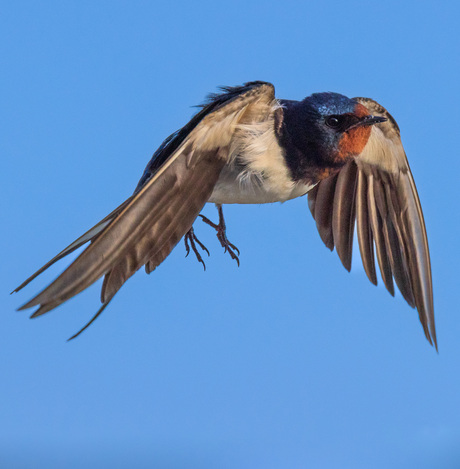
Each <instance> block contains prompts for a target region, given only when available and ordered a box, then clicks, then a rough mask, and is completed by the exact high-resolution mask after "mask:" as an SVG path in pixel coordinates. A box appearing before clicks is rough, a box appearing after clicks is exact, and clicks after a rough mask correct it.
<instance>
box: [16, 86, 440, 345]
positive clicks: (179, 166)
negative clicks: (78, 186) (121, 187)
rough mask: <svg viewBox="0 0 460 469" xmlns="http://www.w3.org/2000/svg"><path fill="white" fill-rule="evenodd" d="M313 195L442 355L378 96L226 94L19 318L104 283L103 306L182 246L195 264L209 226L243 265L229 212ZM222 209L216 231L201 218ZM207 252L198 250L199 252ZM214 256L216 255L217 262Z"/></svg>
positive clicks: (425, 266) (338, 233)
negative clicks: (207, 209)
mask: <svg viewBox="0 0 460 469" xmlns="http://www.w3.org/2000/svg"><path fill="white" fill-rule="evenodd" d="M305 194H308V195H307V196H308V204H309V208H310V211H311V213H312V215H313V217H314V219H315V221H316V226H317V228H318V231H319V235H320V237H321V239H322V240H323V242H324V244H325V245H326V246H327V247H328V248H329V249H330V250H331V251H332V250H333V249H334V247H335V249H336V251H337V254H338V255H339V258H340V260H341V261H342V264H343V265H344V267H345V268H346V269H347V270H348V271H350V269H351V256H352V246H353V235H354V229H355V224H356V231H357V238H358V242H359V249H360V253H361V258H362V261H363V266H364V269H365V272H366V274H367V276H368V278H369V280H370V281H371V282H372V283H373V284H377V274H376V262H375V258H376V259H377V262H378V266H379V269H380V274H381V277H382V280H383V282H384V284H385V286H386V288H387V290H388V291H389V292H390V293H391V295H394V292H395V287H394V283H396V285H397V287H398V288H399V290H400V292H401V294H402V296H403V297H404V299H405V300H406V301H407V303H408V304H409V305H410V306H411V307H413V308H416V309H417V311H418V314H419V319H420V322H421V324H422V326H423V330H424V332H425V335H426V338H427V339H428V341H429V342H430V344H432V345H433V344H434V345H435V347H436V348H437V341H436V330H435V321H434V308H433V291H432V279H431V266H430V255H429V250H428V241H427V235H426V229H425V222H424V219H423V214H422V208H421V205H420V201H419V198H418V195H417V190H416V188H415V183H414V179H413V177H412V174H411V171H410V168H409V164H408V162H407V159H406V155H405V152H404V149H403V146H402V144H401V139H400V131H399V128H398V125H397V124H396V121H395V120H394V119H393V117H392V116H391V115H390V114H389V113H388V111H387V110H386V109H385V108H384V107H383V106H381V105H380V104H378V103H377V102H376V101H374V100H372V99H369V98H353V99H349V98H347V97H346V96H343V95H341V94H337V93H330V92H328V93H315V94H312V95H311V96H308V97H307V98H305V99H304V100H303V101H293V100H285V99H277V98H275V90H274V86H273V85H272V84H270V83H266V82H262V81H254V82H248V83H245V84H244V85H242V86H235V87H223V88H221V92H220V93H217V94H212V95H210V96H209V97H208V100H207V102H206V103H205V104H203V105H202V106H201V109H200V110H199V112H197V114H195V115H194V116H193V117H192V119H191V120H190V122H188V123H187V124H186V125H185V126H184V127H182V128H181V129H179V130H178V131H176V132H174V133H173V134H172V135H170V136H169V137H168V138H166V140H165V141H164V142H163V143H162V144H161V145H160V147H159V148H158V150H157V151H156V152H155V153H154V155H153V157H152V159H151V160H150V162H149V163H148V164H147V167H146V168H145V171H144V173H143V175H142V177H141V179H140V181H139V183H138V185H137V187H136V189H135V191H134V193H133V195H131V197H129V198H128V199H127V200H126V201H125V202H123V203H122V204H121V205H120V206H119V207H117V208H116V209H115V210H114V211H113V212H112V213H110V214H109V215H107V216H106V217H105V218H104V219H103V220H101V221H100V222H99V223H98V224H96V225H95V226H94V227H92V228H91V229H90V230H88V231H87V232H86V233H84V234H83V235H82V236H80V237H79V238H78V239H77V240H75V241H74V242H73V243H72V244H70V245H69V246H68V247H66V248H65V249H64V250H63V251H61V252H60V253H59V254H58V255H57V256H56V257H54V258H53V259H51V260H50V261H49V262H48V263H47V264H45V265H44V266H43V267H42V268H41V269H39V270H38V271H37V272H36V273H34V274H33V275H32V276H31V277H29V278H28V279H27V280H26V281H25V282H24V283H22V284H21V285H20V286H19V287H18V288H16V289H15V290H14V291H15V292H17V291H19V290H21V289H22V288H23V287H24V286H26V285H27V284H28V283H29V282H30V281H31V280H33V279H34V278H35V277H36V276H37V275H39V274H41V273H42V272H43V271H45V270H46V269H47V268H48V267H50V266H51V265H52V264H54V263H55V262H56V261H58V260H59V259H62V258H63V257H64V256H66V255H67V254H70V253H71V252H73V251H74V250H76V249H77V248H79V247H80V246H83V245H84V244H86V243H90V244H89V245H88V246H87V247H86V249H85V250H84V251H83V252H82V253H81V254H80V255H79V256H78V257H77V258H76V259H75V260H74V261H73V262H72V264H71V265H70V266H69V267H68V268H67V269H66V270H65V271H64V272H63V273H62V274H61V275H60V276H59V277H58V278H57V279H56V280H54V281H53V282H52V283H51V284H50V285H49V286H48V287H46V288H45V289H44V290H43V291H42V292H40V293H39V294H38V295H36V296H35V297H34V298H32V299H31V300H30V301H29V302H27V303H26V304H24V305H23V306H22V307H21V308H19V309H20V310H23V309H27V308H32V307H38V308H37V309H36V311H35V312H34V313H33V314H32V316H31V317H36V316H40V315H42V314H44V313H46V312H48V311H50V310H52V309H54V308H56V307H57V306H59V305H60V304H62V303H64V302H65V301H67V300H68V299H70V298H72V297H73V296H75V295H77V294H78V293H80V292H81V291H82V290H84V289H85V288H87V287H89V286H90V285H91V284H93V283H94V282H96V280H98V279H99V278H101V277H104V281H103V284H102V290H101V302H102V306H101V307H100V309H99V311H98V312H97V313H96V315H95V316H94V317H93V319H91V321H90V322H89V323H88V324H87V325H86V326H85V327H84V328H83V329H81V330H80V331H79V332H78V333H77V334H75V335H74V336H72V337H71V339H72V338H74V337H76V336H77V335H78V334H79V333H80V332H82V331H83V330H84V329H86V327H88V326H89V324H91V323H92V321H94V319H95V318H96V317H97V316H98V315H99V314H101V312H102V311H103V310H104V309H105V308H106V306H107V305H108V304H109V302H110V301H111V300H112V298H113V297H114V295H115V294H116V293H117V291H118V290H119V289H120V287H121V286H122V285H123V284H124V283H125V282H126V280H127V279H128V278H129V277H131V275H133V274H134V273H135V272H136V271H137V270H138V269H140V268H141V267H142V266H145V270H146V272H147V273H150V272H152V271H153V270H154V269H155V268H156V267H157V266H158V265H159V264H161V263H162V262H163V261H164V260H165V259H166V257H167V256H168V255H169V253H170V252H171V251H172V249H173V248H174V247H175V246H176V245H177V243H178V242H179V241H180V240H181V238H184V241H185V246H186V249H187V254H188V253H189V252H190V249H192V250H193V252H194V254H195V255H196V257H197V259H198V261H200V262H201V263H202V264H203V266H204V262H203V259H202V256H201V254H200V252H203V251H207V249H206V247H205V246H204V245H203V244H202V243H201V242H200V241H199V239H198V238H197V237H196V235H195V233H194V231H193V223H194V222H195V220H196V219H197V218H198V217H199V216H200V217H201V218H202V219H203V221H205V222H206V223H207V224H208V225H210V226H211V227H212V228H213V229H215V230H216V233H217V237H218V239H219V241H220V243H221V245H222V247H223V248H224V249H225V250H226V251H227V252H228V253H229V254H230V256H231V257H232V258H233V259H235V260H236V261H237V262H239V258H238V256H239V251H238V249H237V248H236V246H235V245H234V244H232V243H231V242H230V241H229V240H228V238H227V234H226V226H225V220H224V216H223V210H222V205H223V204H261V203H272V202H285V201H287V200H290V199H293V198H296V197H300V196H303V195H305ZM207 202H211V203H214V204H216V207H217V209H218V217H219V221H218V223H213V222H212V221H211V220H209V219H208V218H206V217H204V216H203V215H200V211H201V210H202V208H203V207H204V205H205V204H206V203H207ZM198 248H200V249H201V251H200V250H199V249H198ZM208 254H209V253H208Z"/></svg>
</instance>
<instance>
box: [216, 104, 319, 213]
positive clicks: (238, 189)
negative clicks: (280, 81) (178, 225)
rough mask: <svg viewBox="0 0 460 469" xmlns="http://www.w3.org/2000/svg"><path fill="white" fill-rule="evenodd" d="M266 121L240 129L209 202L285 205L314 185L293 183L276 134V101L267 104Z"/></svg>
mask: <svg viewBox="0 0 460 469" xmlns="http://www.w3.org/2000/svg"><path fill="white" fill-rule="evenodd" d="M264 106H265V109H260V111H261V112H260V114H259V116H260V115H265V116H268V117H267V118H266V120H264V121H257V122H252V123H245V124H239V125H237V129H236V131H235V135H234V137H233V140H232V144H231V147H230V155H229V158H228V163H227V164H226V165H225V166H224V169H223V170H222V172H221V174H220V177H219V180H218V181H217V184H216V186H215V187H214V191H213V193H212V195H211V197H210V198H209V202H213V203H216V204H264V203H271V202H285V201H286V200H289V199H294V198H295V197H299V196H301V195H304V194H306V193H307V192H308V191H309V190H310V189H312V188H313V185H306V184H303V183H293V182H292V180H291V177H290V173H289V169H288V167H287V165H286V162H285V158H284V155H283V154H282V149H281V148H280V146H279V144H278V142H277V139H276V135H275V132H274V112H275V110H276V109H277V108H278V107H279V104H278V102H277V101H275V103H272V104H271V105H267V104H265V103H264Z"/></svg>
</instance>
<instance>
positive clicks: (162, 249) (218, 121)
mask: <svg viewBox="0 0 460 469" xmlns="http://www.w3.org/2000/svg"><path fill="white" fill-rule="evenodd" d="M274 100H275V97H274V88H273V85H271V84H269V83H263V82H252V83H247V84H245V85H244V86H243V87H238V88H228V89H226V90H225V93H223V94H221V95H218V96H216V97H214V99H213V100H212V101H210V102H209V103H208V104H207V105H205V106H204V107H203V109H202V110H201V111H200V112H199V113H198V114H197V115H196V116H195V117H194V118H192V120H191V121H190V122H189V123H188V124H187V125H186V126H185V127H184V128H183V129H181V130H179V131H178V132H176V133H175V134H173V135H172V136H170V137H168V139H166V140H165V142H164V143H163V144H162V145H161V146H160V148H159V150H158V151H157V152H156V153H155V154H154V157H153V158H152V161H151V162H150V163H149V165H148V166H147V168H146V171H145V172H144V175H143V177H142V178H141V181H140V182H139V184H138V186H137V188H136V190H135V192H134V194H133V196H131V197H130V198H129V199H128V200H127V201H126V202H124V203H123V204H122V205H121V206H120V207H118V208H117V209H116V210H115V211H114V212H112V214H111V215H109V216H108V217H106V218H105V219H104V220H102V221H101V222H100V223H99V224H97V225H96V226H95V227H94V228H92V229H91V230H89V231H88V232H87V233H85V234H84V235H83V236H81V237H80V238H78V239H77V240H76V241H75V242H74V243H72V244H71V245H70V246H69V247H67V248H66V249H65V250H64V251H62V252H61V253H60V254H58V256H56V257H55V258H54V259H52V260H51V261H50V262H49V263H48V264H46V265H45V266H44V267H43V268H42V269H40V270H39V271H38V272H37V273H36V274H34V275H33V276H32V277H30V278H29V279H28V280H27V281H26V282H24V283H23V284H22V285H21V286H20V287H18V289H17V290H19V289H20V288H22V287H23V286H25V285H26V284H27V283H28V282H29V281H31V280H32V279H33V278H35V277H36V276H37V275H38V274H40V273H41V272H43V271H44V270H45V269H46V268H47V267H49V266H50V265H51V264H52V263H54V262H56V261H57V260H59V259H60V258H62V257H64V256H65V255H67V254H68V253H70V252H71V251H73V250H75V249H76V248H77V247H79V246H81V245H83V244H84V243H86V242H87V241H91V243H90V245H89V246H88V247H87V248H86V249H85V250H84V251H83V252H82V253H81V254H80V256H79V257H77V258H76V259H75V261H74V262H73V263H72V264H71V265H70V266H69V267H68V268H67V269H66V270H65V271H64V272H63V273H62V274H61V275H60V276H59V277H58V278H57V279H56V280H55V281H54V282H52V283H51V284H50V285H49V286H48V287H46V288H45V289H44V290H43V291H42V292H40V293H39V294H38V295H36V296H35V297H34V298H32V299H31V300H30V301H29V302H27V303H26V304H25V305H23V306H22V307H21V308H20V309H26V308H30V307H33V306H39V308H38V309H37V310H36V311H35V313H34V314H33V315H32V316H33V317H34V316H38V315H41V314H44V313H45V312H47V311H50V310H51V309H53V308H55V307H57V306H58V305H60V304H61V303H63V302H65V301H67V300H68V299H70V298H71V297H73V296H75V295H77V294H78V293H80V292H81V291H82V290H84V289H85V288H87V287H88V286H90V285H91V284H92V283H94V282H95V281H96V280H98V279H99V278H100V277H102V276H104V275H105V279H104V283H103V286H102V291H101V301H102V303H103V306H102V308H101V309H100V310H99V311H98V313H97V315H98V314H100V312H102V310H103V309H104V308H105V306H106V305H107V304H108V303H109V302H110V300H111V299H112V298H113V296H114V295H115V293H116V292H117V291H118V290H119V288H120V287H121V286H122V285H123V283H124V282H125V281H126V280H127V279H128V278H129V277H130V276H131V275H133V274H134V273H135V272H136V271H137V270H138V269H139V268H140V267H141V266H142V265H146V270H147V272H150V271H151V270H153V269H154V268H155V267H156V266H157V265H159V264H160V263H161V262H162V261H163V260H164V259H165V258H166V257H167V255H168V254H169V253H170V252H171V250H172V249H173V248H174V246H175V245H176V244H177V242H178V241H179V240H180V238H181V237H182V236H183V235H184V234H185V233H186V232H187V231H188V230H189V229H190V227H191V226H192V224H193V222H194V220H195V218H196V217H197V216H198V214H199V212H200V211H201V209H202V208H203V206H204V204H205V203H206V202H207V200H208V199H209V197H210V195H211V193H212V190H213V188H214V185H215V183H216V181H217V179H218V177H219V174H220V171H221V170H222V168H223V166H224V165H225V163H226V161H227V159H228V158H229V148H230V146H231V142H232V139H233V137H234V135H235V130H236V127H237V125H239V124H241V123H247V122H251V121H254V120H255V119H260V118H261V110H263V112H265V113H267V112H270V110H271V109H272V104H273V102H274ZM263 112H262V116H263ZM266 117H267V116H266ZM17 290H16V291H17ZM85 327H86V326H85Z"/></svg>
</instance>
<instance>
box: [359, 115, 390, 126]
mask: <svg viewBox="0 0 460 469" xmlns="http://www.w3.org/2000/svg"><path fill="white" fill-rule="evenodd" d="M387 120H388V119H387V118H386V117H382V116H365V117H364V118H363V119H362V120H361V121H360V123H359V124H358V125H374V124H379V123H381V122H386V121H387Z"/></svg>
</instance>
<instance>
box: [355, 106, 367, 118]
mask: <svg viewBox="0 0 460 469" xmlns="http://www.w3.org/2000/svg"><path fill="white" fill-rule="evenodd" d="M354 114H355V115H356V116H358V117H364V116H368V115H369V114H370V112H369V109H367V107H366V106H363V105H362V104H360V103H356V106H355V109H354Z"/></svg>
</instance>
